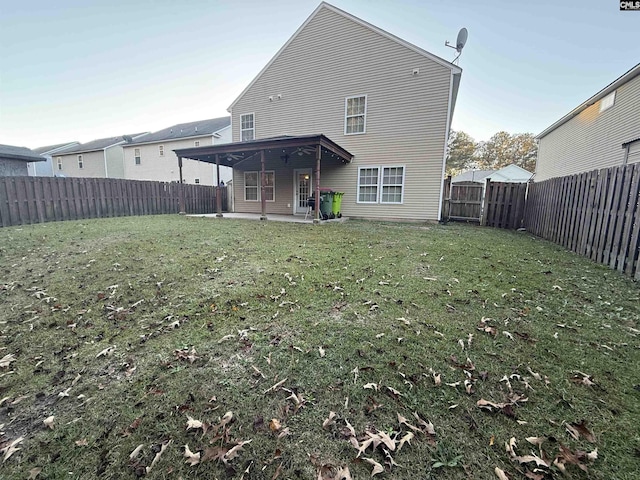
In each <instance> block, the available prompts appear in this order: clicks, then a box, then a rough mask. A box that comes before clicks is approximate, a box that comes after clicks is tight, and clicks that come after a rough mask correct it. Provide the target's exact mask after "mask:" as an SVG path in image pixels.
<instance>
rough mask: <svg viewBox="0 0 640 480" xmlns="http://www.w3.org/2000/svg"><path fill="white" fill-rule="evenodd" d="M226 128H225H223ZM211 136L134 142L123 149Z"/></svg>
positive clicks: (202, 136)
mask: <svg viewBox="0 0 640 480" xmlns="http://www.w3.org/2000/svg"><path fill="white" fill-rule="evenodd" d="M225 128H227V127H225ZM222 130H224V128H222V129H220V130H218V132H221V131H222ZM210 136H211V134H210V133H203V134H202V135H192V136H190V137H178V138H165V139H161V140H151V141H149V142H136V143H128V144H126V145H123V147H124V148H129V147H137V146H139V145H153V144H154V143H170V142H175V141H178V140H191V139H194V138H208V137H210Z"/></svg>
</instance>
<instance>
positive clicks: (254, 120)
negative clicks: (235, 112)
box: [240, 112, 256, 142]
mask: <svg viewBox="0 0 640 480" xmlns="http://www.w3.org/2000/svg"><path fill="white" fill-rule="evenodd" d="M247 115H251V116H252V117H253V128H245V129H243V128H242V117H246V116H247ZM248 131H252V132H253V140H255V139H256V114H255V113H254V112H248V113H242V114H240V141H241V142H249V141H251V140H243V139H242V133H243V132H248Z"/></svg>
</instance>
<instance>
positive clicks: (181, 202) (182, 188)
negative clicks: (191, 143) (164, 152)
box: [178, 157, 186, 215]
mask: <svg viewBox="0 0 640 480" xmlns="http://www.w3.org/2000/svg"><path fill="white" fill-rule="evenodd" d="M178 170H179V171H180V186H179V187H178V188H179V189H180V200H179V201H180V212H179V215H185V214H186V212H185V207H184V184H183V183H182V181H183V180H182V157H178Z"/></svg>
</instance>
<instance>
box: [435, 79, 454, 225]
mask: <svg viewBox="0 0 640 480" xmlns="http://www.w3.org/2000/svg"><path fill="white" fill-rule="evenodd" d="M454 75H455V72H454V71H451V76H450V78H449V104H448V105H447V125H446V128H445V135H444V151H443V153H442V173H441V174H440V198H439V199H438V221H440V220H442V197H443V193H444V174H445V172H446V170H447V146H448V144H449V132H450V126H451V114H452V113H453V112H452V111H451V110H452V109H451V102H452V100H453V76H454Z"/></svg>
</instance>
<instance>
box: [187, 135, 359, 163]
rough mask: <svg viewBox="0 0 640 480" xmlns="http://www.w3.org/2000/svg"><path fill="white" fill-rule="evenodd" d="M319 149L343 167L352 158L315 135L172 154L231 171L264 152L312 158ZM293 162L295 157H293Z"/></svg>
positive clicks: (321, 136)
mask: <svg viewBox="0 0 640 480" xmlns="http://www.w3.org/2000/svg"><path fill="white" fill-rule="evenodd" d="M318 146H319V147H320V149H321V154H322V155H323V156H324V155H328V156H330V157H334V158H336V157H337V158H338V159H340V160H341V161H342V162H343V163H349V162H351V160H352V159H353V155H352V154H351V153H349V152H348V151H347V150H345V149H344V148H342V147H341V146H340V145H338V144H337V143H335V142H334V141H332V140H331V139H329V138H328V137H325V136H324V135H322V134H318V135H298V136H288V135H283V136H279V137H271V138H261V139H259V140H250V141H245V142H234V143H225V144H221V145H208V146H206V147H194V148H182V149H176V150H174V152H175V153H176V155H177V156H178V157H181V158H190V159H193V160H198V161H200V162H207V163H216V156H217V158H218V161H219V162H220V165H224V166H227V167H234V166H236V165H237V164H239V163H240V162H243V161H245V160H249V159H250V158H255V157H256V156H257V154H258V153H260V152H261V151H265V152H267V153H269V154H271V155H277V156H279V157H280V156H281V154H284V155H283V156H286V157H287V158H289V157H290V156H294V155H296V154H298V155H313V154H314V152H315V148H316V147H318ZM294 158H295V156H294Z"/></svg>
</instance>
